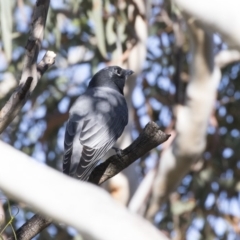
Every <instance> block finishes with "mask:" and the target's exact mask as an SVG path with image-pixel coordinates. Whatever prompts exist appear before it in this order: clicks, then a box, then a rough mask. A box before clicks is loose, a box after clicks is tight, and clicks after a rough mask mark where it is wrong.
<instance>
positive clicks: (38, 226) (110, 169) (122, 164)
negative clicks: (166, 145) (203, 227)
mask: <svg viewBox="0 0 240 240" xmlns="http://www.w3.org/2000/svg"><path fill="white" fill-rule="evenodd" d="M169 137H170V135H168V134H165V133H163V132H162V131H161V130H160V129H159V126H158V125H157V124H156V123H154V122H149V123H148V124H147V125H146V127H145V128H144V130H143V132H142V133H141V134H140V135H139V137H138V138H137V139H136V140H135V141H134V142H133V143H132V144H131V145H130V146H129V147H127V148H125V149H124V150H123V151H122V154H121V156H119V155H114V156H112V157H110V158H108V159H107V160H106V161H105V162H104V163H102V164H100V165H99V166H97V167H96V168H95V169H94V170H93V172H92V174H91V176H90V178H89V182H92V183H95V184H102V183H103V182H105V181H106V180H107V179H109V178H111V177H113V176H115V175H116V174H118V173H119V172H120V171H122V170H123V169H124V168H126V167H128V166H129V165H130V164H131V163H133V162H134V161H136V160H137V159H138V158H140V157H142V156H143V155H144V154H146V153H147V152H149V151H150V150H151V149H153V148H155V147H157V146H158V145H159V144H161V143H163V142H165V141H166V140H167V139H168V138H169ZM76 191H77V190H76ZM79 216H80V215H79ZM79 218H82V216H81V217H79ZM51 222H52V220H51V219H49V218H44V217H42V216H40V215H38V214H36V215H34V216H33V217H32V218H31V219H30V220H28V221H27V222H26V223H25V224H24V225H23V226H22V227H21V228H19V229H18V230H17V232H16V234H17V239H18V240H29V239H31V238H33V237H34V236H36V235H37V234H38V233H39V232H41V231H42V230H43V229H44V228H46V227H47V226H49V224H50V223H51ZM11 239H12V240H13V239H14V238H11ZM135 239H136V238H135Z"/></svg>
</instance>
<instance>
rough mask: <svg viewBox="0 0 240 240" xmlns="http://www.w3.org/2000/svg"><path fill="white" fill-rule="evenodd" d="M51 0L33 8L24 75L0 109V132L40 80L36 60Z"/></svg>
mask: <svg viewBox="0 0 240 240" xmlns="http://www.w3.org/2000/svg"><path fill="white" fill-rule="evenodd" d="M49 2H50V0H38V1H37V2H36V6H35V8H34V10H33V15H32V22H31V29H30V35H29V38H28V41H27V45H26V47H25V48H26V51H25V57H24V62H23V71H22V76H21V79H20V81H19V86H18V88H17V89H16V90H15V91H14V92H13V94H12V96H11V97H10V99H9V100H8V102H7V103H6V104H5V106H4V107H3V108H2V109H1V111H0V133H2V132H3V131H4V129H5V128H6V127H7V126H8V125H9V123H10V122H12V120H13V119H14V118H15V117H16V115H17V114H18V113H19V112H20V110H21V109H22V107H23V105H24V104H25V103H26V101H27V99H28V98H29V96H30V94H31V93H32V91H33V90H34V88H35V87H36V85H37V82H38V80H39V76H41V74H40V75H38V73H37V67H36V61H37V57H38V53H39V50H40V47H41V42H42V39H43V33H44V27H45V23H46V18H47V13H48V8H49Z"/></svg>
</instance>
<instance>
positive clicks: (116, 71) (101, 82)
mask: <svg viewBox="0 0 240 240" xmlns="http://www.w3.org/2000/svg"><path fill="white" fill-rule="evenodd" d="M132 74H133V71H132V70H129V69H123V68H120V67H118V66H111V67H106V68H103V69H102V70H100V71H99V72H97V73H96V74H95V75H94V76H93V78H92V80H91V81H90V83H89V86H88V87H89V88H94V87H109V88H113V89H115V90H117V91H119V92H120V93H121V94H123V88H124V85H125V81H126V80H127V78H128V76H130V75H132Z"/></svg>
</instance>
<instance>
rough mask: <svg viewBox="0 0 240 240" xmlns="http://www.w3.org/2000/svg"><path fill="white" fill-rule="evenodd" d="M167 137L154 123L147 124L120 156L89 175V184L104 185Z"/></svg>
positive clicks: (111, 158)
mask: <svg viewBox="0 0 240 240" xmlns="http://www.w3.org/2000/svg"><path fill="white" fill-rule="evenodd" d="M169 137H170V135H168V134H166V133H164V132H162V131H161V130H160V129H159V126H158V125H157V124H156V123H154V122H149V123H148V124H147V125H146V127H145V128H144V129H143V131H142V132H141V134H140V135H139V136H138V138H137V139H136V140H135V141H134V142H133V143H132V144H131V145H130V146H128V147H127V148H125V149H124V150H122V153H121V156H120V155H118V154H116V155H114V156H112V157H110V158H108V159H107V160H106V161H105V162H104V163H102V164H100V165H99V166H97V167H96V168H95V169H94V170H93V172H92V174H91V175H90V177H89V182H91V183H95V184H99V185H100V184H102V183H104V182H105V181H107V180H108V179H109V178H111V177H113V176H115V175H117V174H118V173H119V172H121V171H122V170H123V169H125V168H126V167H128V166H129V165H130V164H132V163H133V162H135V161H136V160H137V159H139V158H140V157H142V156H143V155H145V154H146V153H147V152H149V151H150V150H151V149H153V148H155V147H157V146H158V145H159V144H161V143H163V142H165V141H166V140H167V139H168V138H169Z"/></svg>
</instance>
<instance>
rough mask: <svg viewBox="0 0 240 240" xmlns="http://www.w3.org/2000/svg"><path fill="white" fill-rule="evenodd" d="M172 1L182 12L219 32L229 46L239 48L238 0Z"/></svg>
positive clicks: (239, 17)
mask: <svg viewBox="0 0 240 240" xmlns="http://www.w3.org/2000/svg"><path fill="white" fill-rule="evenodd" d="M172 2H173V3H176V4H177V5H178V6H179V8H181V10H183V12H185V13H187V14H188V15H190V16H192V17H193V18H195V19H196V20H197V21H199V22H201V24H202V25H203V26H205V27H207V28H209V29H211V30H212V31H213V32H218V33H220V34H221V37H222V38H223V39H224V41H226V42H227V43H228V45H229V46H230V47H231V48H233V49H238V50H240V31H239V28H240V15H239V11H238V10H239V1H238V0H222V1H218V0H212V1H208V0H196V1H188V0H172ZM213 9H214V11H213ZM222 16H224V18H223V17H222ZM233 19H234V21H233Z"/></svg>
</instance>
